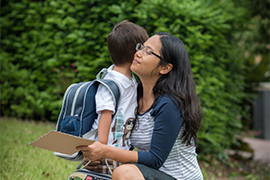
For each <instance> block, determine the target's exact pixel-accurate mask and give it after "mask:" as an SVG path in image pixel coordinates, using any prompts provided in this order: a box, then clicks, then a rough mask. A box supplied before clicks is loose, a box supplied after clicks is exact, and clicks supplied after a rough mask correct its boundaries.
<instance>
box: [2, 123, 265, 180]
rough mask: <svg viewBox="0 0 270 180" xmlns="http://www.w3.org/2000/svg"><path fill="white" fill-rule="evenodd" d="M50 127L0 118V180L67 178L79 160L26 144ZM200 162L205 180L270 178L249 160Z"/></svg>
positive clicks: (50, 125)
mask: <svg viewBox="0 0 270 180" xmlns="http://www.w3.org/2000/svg"><path fill="white" fill-rule="evenodd" d="M52 129H55V124H54V123H48V122H35V121H22V120H17V119H12V118H0V133H1V134H0V162H1V163H0V180H11V179H20V180H32V179H35V180H45V179H46V180H48V179H63V180H64V179H67V177H68V175H69V174H70V173H72V172H73V171H75V167H76V165H78V162H71V161H66V160H63V159H61V158H58V157H56V156H54V154H53V152H51V151H47V150H43V149H40V148H36V147H32V146H30V145H28V144H29V143H30V142H32V141H34V140H36V139H37V138H39V137H40V136H42V135H44V134H45V133H47V132H49V131H50V130H52ZM199 163H200V167H201V169H202V171H203V175H204V178H205V180H270V175H269V167H268V166H265V165H263V164H259V163H257V162H253V161H251V160H245V161H243V160H237V159H235V158H232V159H231V160H230V163H228V164H221V163H220V162H219V161H212V162H211V163H207V162H202V161H199Z"/></svg>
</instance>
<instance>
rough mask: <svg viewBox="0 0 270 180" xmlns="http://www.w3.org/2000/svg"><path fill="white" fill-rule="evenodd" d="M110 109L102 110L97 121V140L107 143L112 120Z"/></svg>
mask: <svg viewBox="0 0 270 180" xmlns="http://www.w3.org/2000/svg"><path fill="white" fill-rule="evenodd" d="M112 113H113V112H112V111H109V110H103V111H101V115H100V118H99V123H98V141H99V142H100V143H102V144H107V143H108V136H109V131H110V127H111V122H112Z"/></svg>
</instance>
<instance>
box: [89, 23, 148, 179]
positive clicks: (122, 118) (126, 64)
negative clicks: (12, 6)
mask: <svg viewBox="0 0 270 180" xmlns="http://www.w3.org/2000/svg"><path fill="white" fill-rule="evenodd" d="M147 39H148V35H147V32H146V31H145V29H143V28H142V27H140V26H138V25H136V24H134V23H132V22H129V21H127V20H124V21H122V22H120V23H118V24H117V25H116V26H115V27H114V28H113V30H112V31H111V32H110V34H109V35H108V37H107V46H108V50H109V53H110V56H111V60H112V62H113V65H112V66H110V67H109V68H108V73H107V75H106V76H105V77H104V79H111V80H114V81H115V82H116V83H117V84H118V85H119V87H120V92H121V99H120V103H119V105H118V110H117V112H114V111H115V107H114V104H113V97H112V95H111V94H110V92H109V90H107V88H106V87H104V86H103V85H101V84H100V85H99V87H98V90H97V93H96V111H97V113H98V114H99V116H98V118H97V119H96V120H95V122H94V124H93V126H92V130H94V129H97V128H98V135H97V137H95V138H94V140H97V141H99V142H101V143H103V144H107V145H110V146H114V147H118V148H121V149H125V150H129V149H130V142H129V136H130V133H131V130H132V128H133V124H134V123H133V121H134V118H135V108H136V106H137V102H136V100H137V83H136V81H135V78H134V77H133V75H132V72H131V70H130V65H131V64H132V61H133V59H134V54H135V49H136V48H135V47H136V45H137V43H139V42H140V43H144V42H145V41H146V40H147ZM113 114H114V118H113V119H112V115H113ZM108 163H109V164H110V165H112V164H113V168H112V169H114V168H116V167H117V166H118V165H120V163H117V162H115V161H112V160H111V161H110V160H109V161H108ZM101 169H102V170H101ZM98 172H101V173H106V174H108V169H107V168H106V165H104V164H102V165H101V166H99V167H98Z"/></svg>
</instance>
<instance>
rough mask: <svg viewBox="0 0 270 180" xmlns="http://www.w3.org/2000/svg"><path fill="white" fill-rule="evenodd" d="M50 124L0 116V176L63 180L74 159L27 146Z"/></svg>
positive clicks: (70, 169) (70, 170)
mask: <svg viewBox="0 0 270 180" xmlns="http://www.w3.org/2000/svg"><path fill="white" fill-rule="evenodd" d="M52 129H55V124H53V123H38V124H37V123H35V122H34V121H19V120H16V119H10V118H1V119H0V133H1V135H0V162H1V163H0V179H1V180H9V179H10V180H11V179H21V180H32V179H35V180H45V179H46V180H47V179H67V177H68V175H69V174H70V173H72V172H73V171H75V167H76V165H77V164H78V162H69V161H66V160H63V159H61V158H58V157H56V156H54V154H53V152H51V151H47V150H43V149H40V148H36V147H33V146H30V145H28V144H29V143H30V142H32V141H34V140H36V139H37V138H39V137H40V136H42V135H44V134H45V133H47V132H48V131H50V130H52Z"/></svg>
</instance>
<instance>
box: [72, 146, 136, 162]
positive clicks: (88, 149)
mask: <svg viewBox="0 0 270 180" xmlns="http://www.w3.org/2000/svg"><path fill="white" fill-rule="evenodd" d="M77 149H78V150H81V151H82V152H83V154H84V156H85V158H86V160H88V161H90V160H91V161H95V160H99V159H105V158H109V159H113V160H115V161H118V162H121V163H137V162H138V153H137V152H136V151H128V150H123V149H119V148H116V147H112V146H108V145H105V144H101V143H99V142H94V143H93V144H91V145H89V146H79V147H77Z"/></svg>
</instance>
